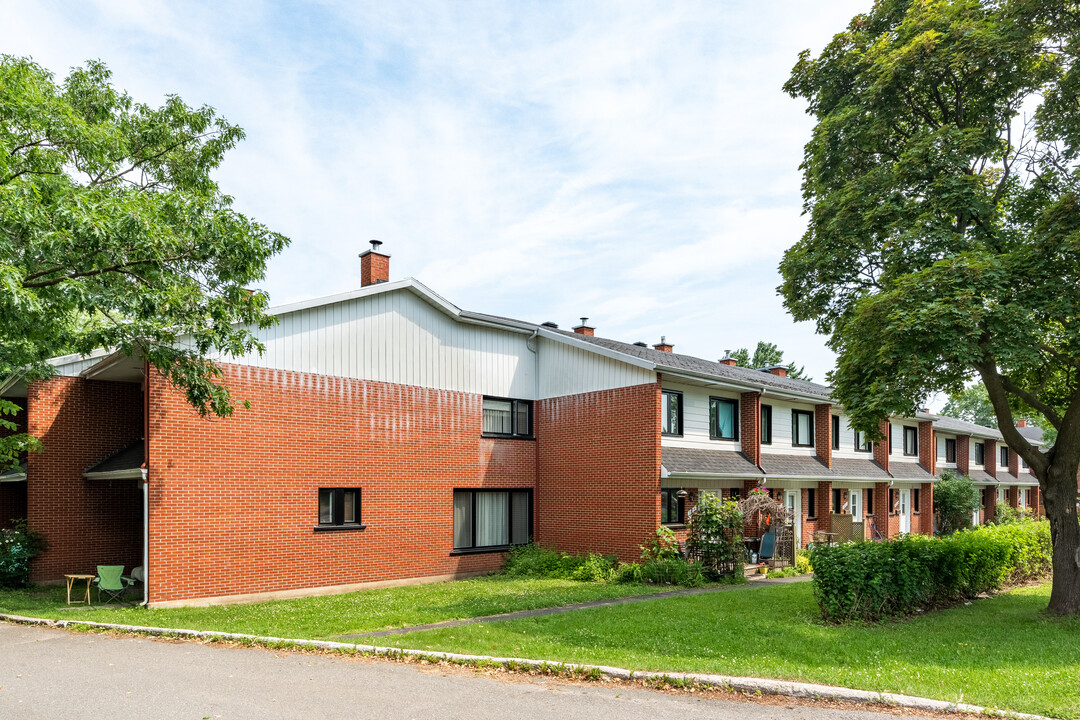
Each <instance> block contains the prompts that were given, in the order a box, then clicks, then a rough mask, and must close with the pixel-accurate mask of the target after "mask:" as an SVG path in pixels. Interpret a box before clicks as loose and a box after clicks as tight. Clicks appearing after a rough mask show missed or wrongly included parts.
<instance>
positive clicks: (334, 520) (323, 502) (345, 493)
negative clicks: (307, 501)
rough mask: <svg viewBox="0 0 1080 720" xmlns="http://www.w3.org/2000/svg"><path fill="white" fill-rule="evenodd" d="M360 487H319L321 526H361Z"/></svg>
mask: <svg viewBox="0 0 1080 720" xmlns="http://www.w3.org/2000/svg"><path fill="white" fill-rule="evenodd" d="M361 526H362V523H361V522H360V488H319V527H320V528H333V527H361Z"/></svg>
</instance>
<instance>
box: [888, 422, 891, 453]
mask: <svg viewBox="0 0 1080 720" xmlns="http://www.w3.org/2000/svg"><path fill="white" fill-rule="evenodd" d="M888 436H889V454H890V455H892V423H889V427H888Z"/></svg>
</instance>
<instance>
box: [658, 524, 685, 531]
mask: <svg viewBox="0 0 1080 720" xmlns="http://www.w3.org/2000/svg"><path fill="white" fill-rule="evenodd" d="M662 524H663V526H664V527H666V528H667V529H668V530H685V529H686V523H662Z"/></svg>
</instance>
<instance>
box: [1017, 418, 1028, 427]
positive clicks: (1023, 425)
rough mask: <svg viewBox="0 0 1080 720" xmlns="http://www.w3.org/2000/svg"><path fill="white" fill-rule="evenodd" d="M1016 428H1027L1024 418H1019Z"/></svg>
mask: <svg viewBox="0 0 1080 720" xmlns="http://www.w3.org/2000/svg"><path fill="white" fill-rule="evenodd" d="M1016 427H1018V428H1020V427H1027V420H1025V419H1024V418H1020V419H1019V420H1017V421H1016Z"/></svg>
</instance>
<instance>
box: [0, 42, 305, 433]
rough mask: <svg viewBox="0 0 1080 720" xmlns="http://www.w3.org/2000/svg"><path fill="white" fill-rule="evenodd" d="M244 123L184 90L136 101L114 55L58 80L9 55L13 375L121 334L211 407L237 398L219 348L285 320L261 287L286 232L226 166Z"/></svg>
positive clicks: (6, 239)
mask: <svg viewBox="0 0 1080 720" xmlns="http://www.w3.org/2000/svg"><path fill="white" fill-rule="evenodd" d="M243 136H244V134H243V131H242V130H241V129H240V128H239V127H237V126H235V125H232V124H230V123H228V122H227V121H226V120H225V119H224V118H221V117H219V116H218V115H217V113H216V112H215V111H214V109H213V108H210V107H205V106H204V107H201V108H192V107H189V106H188V105H186V104H185V103H184V102H183V101H182V100H181V99H180V98H179V97H176V96H175V95H170V96H167V97H166V99H165V101H164V103H163V104H162V105H161V106H159V107H152V106H150V105H147V104H144V103H139V102H136V101H135V100H133V99H132V98H131V97H130V96H129V95H127V94H126V93H124V92H121V91H118V90H116V89H115V88H113V87H112V85H111V84H110V73H109V70H108V69H107V68H106V66H105V65H104V64H102V63H101V62H97V61H91V62H88V63H87V64H86V66H85V67H82V68H76V69H74V70H72V71H71V73H70V74H69V75H68V77H67V78H66V79H65V80H64V81H63V82H59V83H58V82H56V81H55V80H54V78H53V76H52V75H51V74H50V73H49V72H48V71H47V70H45V69H44V68H42V67H41V66H39V65H37V64H35V63H34V62H32V61H30V60H27V59H22V58H16V57H11V56H0V375H3V376H7V375H8V374H9V373H11V372H14V371H16V370H19V371H23V370H25V372H26V373H27V374H28V376H29V377H30V378H35V377H44V376H47V375H48V374H49V373H50V368H49V366H48V365H47V364H46V362H45V360H46V359H48V358H49V357H52V356H55V355H59V354H64V353H88V352H90V351H92V350H94V349H95V348H98V347H107V348H115V349H118V350H122V351H124V352H127V353H132V354H137V353H141V354H142V355H143V356H145V357H146V358H147V359H148V360H149V361H150V363H151V364H153V366H154V367H156V368H157V369H158V370H160V371H161V372H162V373H163V374H164V375H165V376H166V377H168V378H169V380H170V381H171V382H172V384H173V385H175V386H176V387H178V388H181V389H182V390H183V391H184V392H185V393H186V395H187V399H188V400H189V402H191V404H192V405H193V406H195V407H196V408H197V409H198V410H199V412H200V413H203V414H206V413H214V414H217V415H228V414H229V413H231V412H232V409H233V404H234V402H233V398H232V397H231V395H230V394H229V391H228V389H227V388H226V387H224V386H223V385H222V384H221V382H220V379H221V374H220V370H219V368H218V367H217V365H215V363H214V362H213V361H212V360H211V359H209V356H210V355H211V354H212V353H214V352H218V351H220V352H222V353H224V354H232V355H240V354H243V353H246V352H249V351H251V350H253V349H256V348H258V343H257V342H256V340H255V337H254V336H253V334H252V333H251V331H250V328H256V327H264V326H266V325H268V324H269V323H270V322H271V319H270V318H269V317H268V316H267V315H266V314H265V312H264V311H265V309H266V305H267V297H266V295H265V294H264V293H261V292H253V291H251V290H249V289H248V288H250V287H251V285H252V284H253V283H255V282H257V281H258V280H260V279H261V278H262V277H263V275H264V272H265V268H266V262H267V260H268V259H269V258H270V257H271V256H272V255H273V254H275V253H277V252H279V251H280V250H281V249H283V248H284V247H285V245H286V244H287V243H288V240H287V239H286V238H285V237H284V236H282V235H280V234H278V233H275V232H272V231H270V230H268V229H267V228H266V227H264V226H262V225H260V224H259V223H257V222H255V221H253V220H251V219H249V218H247V217H245V216H244V215H242V214H240V213H238V212H237V211H236V210H234V209H233V207H232V204H233V201H232V198H231V197H229V196H228V195H225V194H223V193H222V192H221V190H220V189H219V187H218V185H217V183H216V182H215V181H214V180H213V178H212V172H213V170H214V169H215V168H217V167H218V165H219V164H220V163H221V162H222V159H223V158H224V155H225V153H226V152H227V151H228V150H229V149H231V148H232V147H234V146H235V145H236V144H237V143H238V142H239V141H240V140H241V139H242V138H243ZM0 379H2V378H0Z"/></svg>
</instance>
